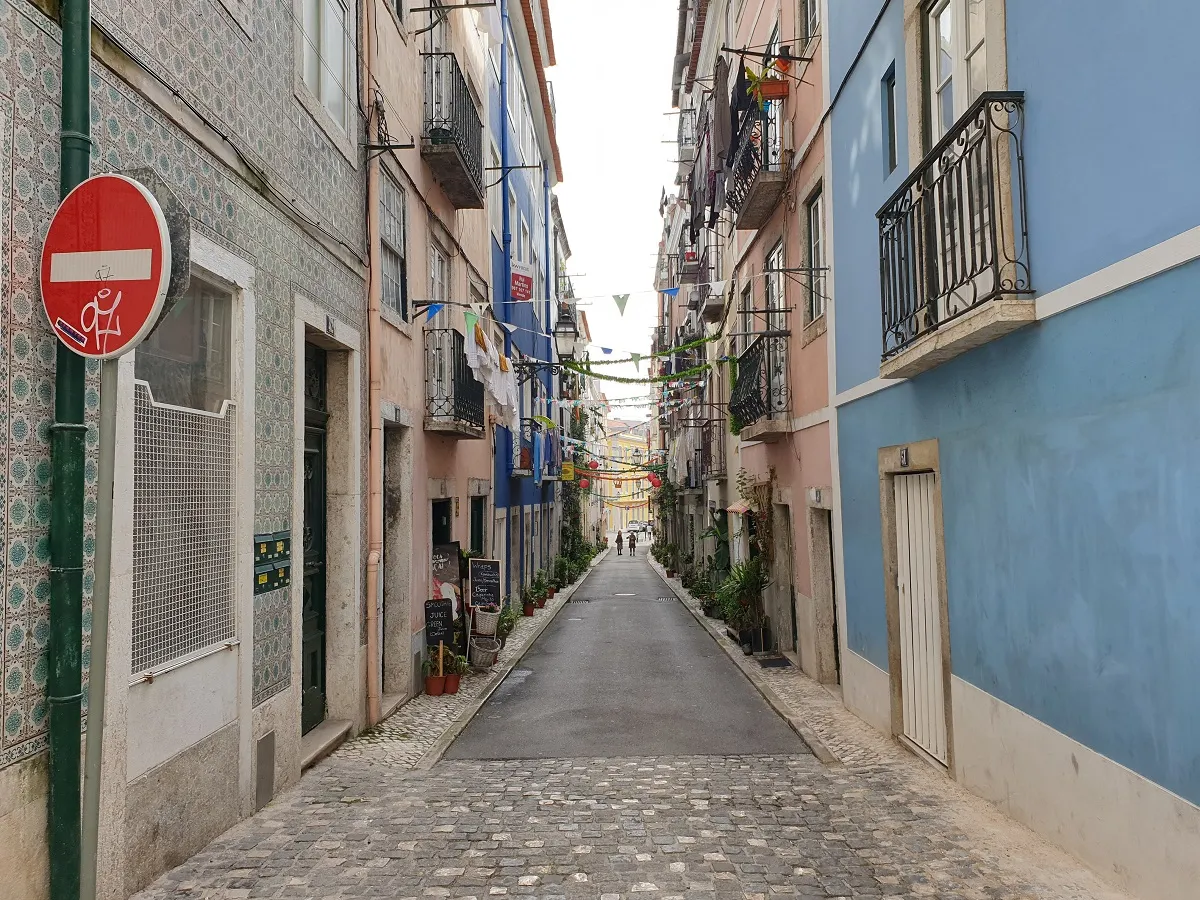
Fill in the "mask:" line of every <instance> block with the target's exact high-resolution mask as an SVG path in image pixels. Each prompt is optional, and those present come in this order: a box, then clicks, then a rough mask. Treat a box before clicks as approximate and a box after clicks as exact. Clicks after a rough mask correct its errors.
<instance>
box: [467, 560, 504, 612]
mask: <svg viewBox="0 0 1200 900" xmlns="http://www.w3.org/2000/svg"><path fill="white" fill-rule="evenodd" d="M467 570H468V572H469V573H470V578H471V605H472V606H499V605H500V560H498V559H472V560H470V561H469V562H468V564H467Z"/></svg>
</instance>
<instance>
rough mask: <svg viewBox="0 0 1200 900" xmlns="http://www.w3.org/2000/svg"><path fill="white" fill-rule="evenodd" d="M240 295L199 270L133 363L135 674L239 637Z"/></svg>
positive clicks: (133, 665)
mask: <svg viewBox="0 0 1200 900" xmlns="http://www.w3.org/2000/svg"><path fill="white" fill-rule="evenodd" d="M233 359H234V352H233V295H232V293H231V292H230V291H228V290H226V289H225V288H223V287H220V286H218V285H217V284H215V283H211V282H209V281H207V280H205V279H203V278H201V277H199V276H198V275H197V274H195V273H193V275H192V280H191V284H190V285H189V287H188V289H187V292H186V293H185V294H184V295H183V296H181V297H179V298H178V299H177V300H176V301H175V303H174V305H173V306H172V307H171V309H170V311H169V312H168V313H167V315H166V317H165V318H164V319H163V320H162V322H161V323H160V324H159V326H158V327H157V328H156V329H155V331H154V333H153V334H151V335H150V337H148V338H147V339H146V340H145V341H144V342H143V343H142V344H141V346H139V347H138V348H137V352H136V355H135V356H134V377H135V379H136V381H135V383H134V403H133V434H134V446H133V598H132V603H133V625H132V631H133V646H132V651H133V659H132V668H131V671H132V672H133V673H134V674H140V673H142V672H145V671H148V670H153V669H157V668H159V667H161V666H163V665H164V664H166V663H169V662H172V661H174V660H178V659H183V658H184V657H187V656H190V655H192V654H195V653H198V652H200V651H203V650H205V649H208V648H210V647H214V646H217V645H219V644H221V643H222V642H224V641H228V640H230V639H231V638H233V637H234V634H235V618H234V593H235V592H234V585H235V584H236V572H235V568H236V567H235V566H234V565H233V560H234V559H235V557H236V553H235V551H234V523H235V520H236V509H237V497H236V492H235V487H236V483H235V462H236V460H237V453H236V449H237V442H236V433H237V410H236V403H235V401H234V395H233V380H234V376H233V371H232V362H233Z"/></svg>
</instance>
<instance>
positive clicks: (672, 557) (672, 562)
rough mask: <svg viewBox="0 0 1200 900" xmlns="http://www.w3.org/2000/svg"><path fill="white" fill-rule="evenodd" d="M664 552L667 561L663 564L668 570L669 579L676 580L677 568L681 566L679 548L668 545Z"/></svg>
mask: <svg viewBox="0 0 1200 900" xmlns="http://www.w3.org/2000/svg"><path fill="white" fill-rule="evenodd" d="M664 552H665V555H666V560H665V561H664V562H663V567H664V568H665V569H666V570H667V577H668V578H674V577H675V568H676V566H678V565H679V563H678V558H679V548H678V547H676V546H675V545H674V544H667V546H666V550H665V551H664Z"/></svg>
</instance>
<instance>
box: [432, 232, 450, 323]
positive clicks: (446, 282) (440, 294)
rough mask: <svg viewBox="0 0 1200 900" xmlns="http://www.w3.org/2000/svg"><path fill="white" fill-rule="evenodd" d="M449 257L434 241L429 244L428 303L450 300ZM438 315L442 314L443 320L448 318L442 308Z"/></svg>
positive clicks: (443, 302) (447, 301)
mask: <svg viewBox="0 0 1200 900" xmlns="http://www.w3.org/2000/svg"><path fill="white" fill-rule="evenodd" d="M450 277H451V270H450V258H449V257H448V256H447V255H446V253H445V251H444V250H442V248H441V247H439V246H438V245H437V244H436V243H432V242H431V243H430V244H429V302H430V303H442V304H445V303H449V302H450V293H451V287H450ZM437 315H439V316H444V319H443V321H446V320H448V319H449V318H450V315H449V313H448V312H446V311H445V310H444V309H443V310H441V311H439V312H438V313H437Z"/></svg>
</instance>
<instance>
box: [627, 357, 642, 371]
mask: <svg viewBox="0 0 1200 900" xmlns="http://www.w3.org/2000/svg"><path fill="white" fill-rule="evenodd" d="M629 355H630V357H631V358H632V360H633V368H634V370H635V371H637V372H638V373H641V371H642V369H641V366H642V354H640V353H631V354H629Z"/></svg>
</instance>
